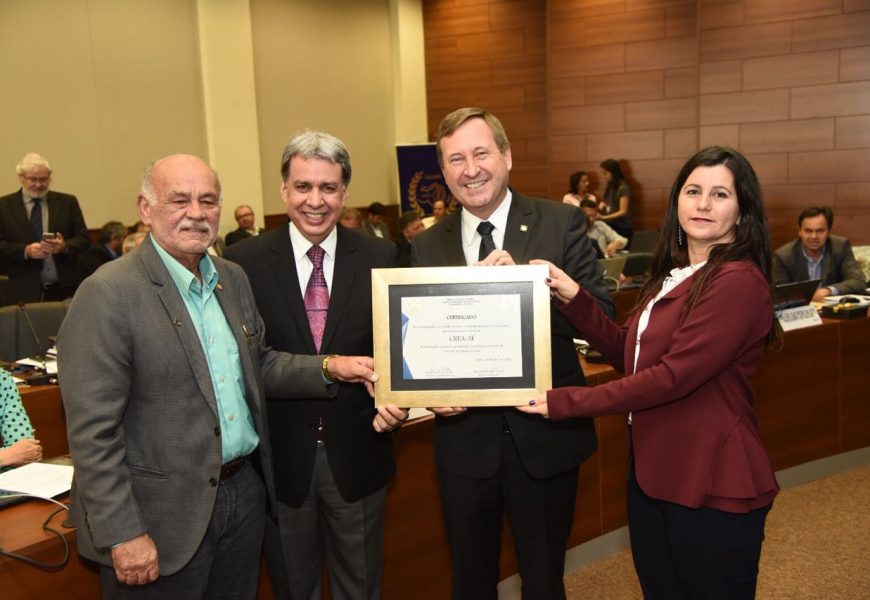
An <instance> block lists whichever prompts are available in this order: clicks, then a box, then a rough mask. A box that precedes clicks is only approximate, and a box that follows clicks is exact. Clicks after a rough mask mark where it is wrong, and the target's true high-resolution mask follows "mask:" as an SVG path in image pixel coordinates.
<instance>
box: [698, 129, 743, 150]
mask: <svg viewBox="0 0 870 600" xmlns="http://www.w3.org/2000/svg"><path fill="white" fill-rule="evenodd" d="M707 146H731V147H732V148H739V147H740V126H739V125H709V126H707V127H699V128H698V147H699V148H706V147H707Z"/></svg>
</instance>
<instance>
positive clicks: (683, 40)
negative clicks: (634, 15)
mask: <svg viewBox="0 0 870 600" xmlns="http://www.w3.org/2000/svg"><path fill="white" fill-rule="evenodd" d="M696 64H698V38H697V37H695V36H693V35H692V36H686V37H680V38H664V39H660V40H653V41H649V42H632V43H629V44H626V45H625V68H626V70H628V71H644V70H647V69H671V68H674V67H690V66H694V65H696Z"/></svg>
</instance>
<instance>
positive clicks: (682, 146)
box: [665, 127, 700, 159]
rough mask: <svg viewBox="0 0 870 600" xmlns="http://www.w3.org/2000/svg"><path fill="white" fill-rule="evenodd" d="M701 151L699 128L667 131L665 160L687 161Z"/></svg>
mask: <svg viewBox="0 0 870 600" xmlns="http://www.w3.org/2000/svg"><path fill="white" fill-rule="evenodd" d="M699 149H700V147H699V146H698V128H697V127H686V128H684V129H666V130H665V158H676V159H687V158H689V157H690V156H691V155H692V154H694V153H695V152H697V151H698V150H699Z"/></svg>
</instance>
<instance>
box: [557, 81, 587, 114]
mask: <svg viewBox="0 0 870 600" xmlns="http://www.w3.org/2000/svg"><path fill="white" fill-rule="evenodd" d="M586 79H587V78H586V77H562V78H561V79H553V80H551V81H550V82H548V85H547V88H548V91H549V98H550V102H549V104H550V106H551V107H557V106H579V105H582V104H585V103H586Z"/></svg>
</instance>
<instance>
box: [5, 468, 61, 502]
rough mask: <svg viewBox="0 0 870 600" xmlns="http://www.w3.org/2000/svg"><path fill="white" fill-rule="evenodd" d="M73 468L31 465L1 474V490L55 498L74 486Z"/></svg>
mask: <svg viewBox="0 0 870 600" xmlns="http://www.w3.org/2000/svg"><path fill="white" fill-rule="evenodd" d="M72 477H73V467H71V466H70V465H53V464H47V463H30V464H29V465H24V466H23V467H18V468H16V469H12V470H10V471H6V472H5V473H0V490H4V491H8V492H18V493H20V494H29V495H31V496H38V497H39V498H53V497H54V496H58V495H60V494H64V493H66V492H68V491H69V490H70V487H71V486H72Z"/></svg>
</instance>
